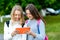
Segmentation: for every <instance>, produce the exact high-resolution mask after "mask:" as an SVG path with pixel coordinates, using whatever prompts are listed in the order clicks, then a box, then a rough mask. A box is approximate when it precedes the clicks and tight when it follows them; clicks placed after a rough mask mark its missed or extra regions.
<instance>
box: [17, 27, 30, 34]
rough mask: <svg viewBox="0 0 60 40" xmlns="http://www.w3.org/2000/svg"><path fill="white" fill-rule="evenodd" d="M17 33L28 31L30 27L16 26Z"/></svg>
mask: <svg viewBox="0 0 60 40" xmlns="http://www.w3.org/2000/svg"><path fill="white" fill-rule="evenodd" d="M16 30H17V31H18V32H19V34H25V32H27V31H30V27H24V28H16Z"/></svg>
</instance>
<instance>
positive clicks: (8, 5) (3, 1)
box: [0, 0, 60, 16]
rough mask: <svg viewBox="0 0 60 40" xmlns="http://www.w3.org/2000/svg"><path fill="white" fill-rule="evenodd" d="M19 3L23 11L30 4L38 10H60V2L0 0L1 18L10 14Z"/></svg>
mask: <svg viewBox="0 0 60 40" xmlns="http://www.w3.org/2000/svg"><path fill="white" fill-rule="evenodd" d="M17 3H19V4H20V5H21V6H22V8H23V10H25V7H26V5H27V4H29V3H33V4H34V5H35V6H36V7H37V8H38V10H39V11H40V9H42V8H53V9H55V10H57V9H60V0H0V16H1V15H6V14H10V11H11V9H12V7H13V6H14V5H15V4H17Z"/></svg>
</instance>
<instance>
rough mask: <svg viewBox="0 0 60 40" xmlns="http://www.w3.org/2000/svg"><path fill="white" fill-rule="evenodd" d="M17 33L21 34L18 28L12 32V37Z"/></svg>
mask: <svg viewBox="0 0 60 40" xmlns="http://www.w3.org/2000/svg"><path fill="white" fill-rule="evenodd" d="M16 34H19V32H18V31H17V30H15V31H14V32H12V33H11V35H12V37H13V36H14V35H16Z"/></svg>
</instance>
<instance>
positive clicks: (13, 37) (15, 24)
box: [4, 5, 24, 40]
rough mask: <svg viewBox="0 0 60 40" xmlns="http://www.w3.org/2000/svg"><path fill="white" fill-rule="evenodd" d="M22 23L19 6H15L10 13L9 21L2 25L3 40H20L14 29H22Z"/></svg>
mask: <svg viewBox="0 0 60 40" xmlns="http://www.w3.org/2000/svg"><path fill="white" fill-rule="evenodd" d="M23 23H24V15H23V10H22V8H21V6H20V5H15V6H14V7H13V8H12V11H11V20H10V21H9V22H8V21H7V22H5V23H4V40H21V34H19V33H18V32H17V31H16V28H22V25H23ZM7 24H8V25H7Z"/></svg>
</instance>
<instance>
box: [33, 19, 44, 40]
mask: <svg viewBox="0 0 60 40" xmlns="http://www.w3.org/2000/svg"><path fill="white" fill-rule="evenodd" d="M39 30H40V34H37V33H35V34H36V37H35V38H34V39H35V40H44V39H45V24H44V22H43V21H42V20H40V24H39Z"/></svg>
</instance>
